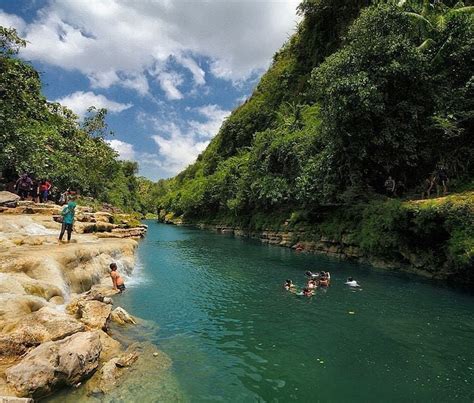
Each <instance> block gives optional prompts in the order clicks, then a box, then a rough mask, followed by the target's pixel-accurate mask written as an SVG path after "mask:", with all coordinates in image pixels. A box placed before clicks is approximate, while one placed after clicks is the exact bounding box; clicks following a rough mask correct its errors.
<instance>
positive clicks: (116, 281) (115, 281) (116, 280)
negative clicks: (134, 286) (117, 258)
mask: <svg viewBox="0 0 474 403" xmlns="http://www.w3.org/2000/svg"><path fill="white" fill-rule="evenodd" d="M109 267H110V277H111V278H112V285H113V286H114V290H118V291H119V292H120V293H122V292H123V291H124V290H125V283H124V281H123V278H122V277H121V276H120V274H119V273H118V271H117V264H116V263H110V266H109Z"/></svg>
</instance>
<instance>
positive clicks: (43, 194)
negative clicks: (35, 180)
mask: <svg viewBox="0 0 474 403" xmlns="http://www.w3.org/2000/svg"><path fill="white" fill-rule="evenodd" d="M51 187H52V185H51V182H49V181H48V180H47V179H42V180H41V182H40V184H39V194H40V201H41V203H47V202H48V197H49V191H50V190H51Z"/></svg>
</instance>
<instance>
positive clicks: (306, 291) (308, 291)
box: [283, 270, 360, 297]
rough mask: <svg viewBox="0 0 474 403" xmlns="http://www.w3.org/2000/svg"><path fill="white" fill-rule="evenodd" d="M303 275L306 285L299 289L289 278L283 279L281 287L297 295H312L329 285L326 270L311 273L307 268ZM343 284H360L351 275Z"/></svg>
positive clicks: (329, 280)
mask: <svg viewBox="0 0 474 403" xmlns="http://www.w3.org/2000/svg"><path fill="white" fill-rule="evenodd" d="M305 276H306V285H305V286H304V287H303V288H302V289H301V290H298V287H297V286H296V285H295V284H294V283H293V281H292V280H290V279H288V280H286V281H285V283H284V284H283V288H284V289H285V290H286V291H289V292H291V293H293V294H295V295H298V296H304V297H312V296H313V295H314V294H315V292H316V290H317V289H318V288H322V289H326V288H328V287H329V286H330V285H331V273H329V272H328V271H321V272H318V273H313V272H311V271H309V270H308V271H307V272H306V273H305ZM344 284H345V285H347V286H348V287H350V288H360V284H359V283H358V282H357V281H356V280H354V278H353V277H349V278H347V280H346V282H345V283H344Z"/></svg>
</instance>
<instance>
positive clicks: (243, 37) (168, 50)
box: [0, 0, 298, 99]
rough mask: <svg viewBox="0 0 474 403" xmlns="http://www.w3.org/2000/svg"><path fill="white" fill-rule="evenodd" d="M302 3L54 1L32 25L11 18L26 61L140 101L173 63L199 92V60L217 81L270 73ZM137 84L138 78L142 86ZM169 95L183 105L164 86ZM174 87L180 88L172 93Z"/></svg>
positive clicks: (287, 0) (4, 16) (245, 0)
mask: <svg viewBox="0 0 474 403" xmlns="http://www.w3.org/2000/svg"><path fill="white" fill-rule="evenodd" d="M297 4H298V0H285V1H283V0H281V1H271V0H240V1H221V0H214V1H204V0H201V1H185V0H173V1H170V0H155V1H135V0H102V1H90V0H50V1H49V2H47V3H46V5H45V6H44V7H43V8H42V9H41V10H40V11H39V12H38V14H37V16H36V18H35V19H34V21H33V22H31V23H28V24H27V23H26V22H25V21H24V20H22V19H21V18H19V17H16V16H14V15H9V14H6V13H1V14H0V21H4V22H5V23H6V25H12V26H15V27H17V28H18V29H19V31H20V32H21V33H22V34H23V35H24V36H25V37H26V39H27V40H28V41H29V42H30V44H29V46H28V47H27V48H26V49H25V50H24V51H23V55H24V57H26V58H28V59H30V60H40V61H42V62H44V63H49V64H52V65H55V66H59V67H62V68H64V69H67V70H76V69H77V70H79V71H80V72H82V73H83V74H85V75H86V76H87V77H88V78H89V79H90V81H91V84H92V86H93V87H98V88H108V87H109V86H112V85H122V86H124V87H127V88H132V89H135V90H137V91H138V92H139V93H141V94H142V95H143V94H144V93H145V91H148V83H147V78H146V75H145V74H146V73H147V72H148V73H149V72H150V71H151V70H153V69H154V68H155V66H156V65H157V64H158V65H159V66H162V68H165V67H166V61H167V60H170V59H171V58H173V60H176V62H177V63H179V64H181V65H182V66H183V67H184V68H186V69H188V70H189V71H190V72H191V73H192V76H193V81H194V83H195V84H197V85H203V84H204V83H205V81H206V78H205V74H204V71H203V69H202V68H201V67H200V66H199V65H198V64H197V63H196V60H195V59H196V57H206V58H209V60H210V61H211V72H212V74H214V75H215V76H217V77H220V78H225V79H229V80H232V81H234V82H238V81H241V80H245V79H246V78H248V77H250V76H251V75H252V73H253V72H255V71H260V70H261V69H264V68H266V67H267V65H268V63H269V62H270V60H271V56H272V55H273V53H274V52H275V51H276V50H277V49H279V48H280V46H281V45H282V43H283V42H284V41H285V40H286V39H287V37H288V36H289V34H291V32H292V30H293V28H294V27H295V25H296V19H297V17H296V15H295V8H296V5H297ZM137 77H139V78H138V79H137ZM166 83H167V84H165V85H166V88H168V91H171V92H167V95H168V96H170V94H171V97H172V98H171V99H180V96H179V95H178V94H180V91H179V90H177V88H176V87H177V85H176V84H173V83H172V82H171V84H173V85H170V82H169V81H166ZM171 87H174V89H172V88H171ZM165 91H166V90H165Z"/></svg>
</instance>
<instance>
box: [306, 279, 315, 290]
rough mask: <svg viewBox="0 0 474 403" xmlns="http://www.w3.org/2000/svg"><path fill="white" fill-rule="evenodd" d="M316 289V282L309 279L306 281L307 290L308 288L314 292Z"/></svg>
mask: <svg viewBox="0 0 474 403" xmlns="http://www.w3.org/2000/svg"><path fill="white" fill-rule="evenodd" d="M316 287H317V284H316V280H313V279H311V280H309V281H308V284H307V288H309V289H310V290H314V289H316Z"/></svg>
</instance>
